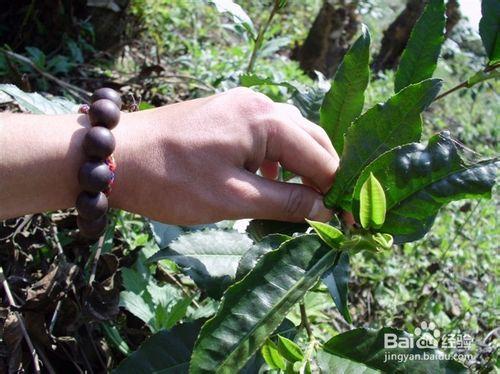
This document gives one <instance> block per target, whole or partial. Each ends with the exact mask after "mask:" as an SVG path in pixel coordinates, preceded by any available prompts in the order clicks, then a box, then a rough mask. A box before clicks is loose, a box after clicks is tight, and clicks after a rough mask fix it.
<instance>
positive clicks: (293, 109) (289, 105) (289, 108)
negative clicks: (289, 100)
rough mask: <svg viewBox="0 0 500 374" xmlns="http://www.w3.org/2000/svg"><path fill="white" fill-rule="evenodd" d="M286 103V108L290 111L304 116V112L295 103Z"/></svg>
mask: <svg viewBox="0 0 500 374" xmlns="http://www.w3.org/2000/svg"><path fill="white" fill-rule="evenodd" d="M285 105H286V110H287V111H289V112H290V113H291V114H293V115H295V116H299V117H302V112H301V111H300V109H299V108H297V107H296V106H295V105H292V104H285Z"/></svg>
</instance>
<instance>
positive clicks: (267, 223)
mask: <svg viewBox="0 0 500 374" xmlns="http://www.w3.org/2000/svg"><path fill="white" fill-rule="evenodd" d="M308 227H309V225H308V224H307V223H295V222H283V221H273V220H266V219H254V220H252V221H250V223H249V224H248V227H247V229H246V231H247V233H248V236H250V237H251V238H252V239H253V240H255V241H256V242H259V241H261V240H262V239H263V238H264V237H266V236H268V235H270V234H284V235H288V236H292V235H293V234H295V233H303V232H304V231H306V230H307V228H308Z"/></svg>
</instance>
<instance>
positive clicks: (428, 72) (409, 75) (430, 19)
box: [394, 0, 446, 92]
mask: <svg viewBox="0 0 500 374" xmlns="http://www.w3.org/2000/svg"><path fill="white" fill-rule="evenodd" d="M445 23H446V17H445V4H444V0H430V1H429V2H428V4H427V6H426V7H425V8H424V11H423V13H422V15H421V16H420V18H419V19H418V21H417V22H416V23H415V26H414V27H413V30H412V32H411V35H410V38H409V39H408V43H407V44H406V48H405V50H404V51H403V54H402V55H401V61H400V62H399V67H398V70H397V72H396V75H395V79H394V91H396V92H398V91H401V90H402V89H403V88H405V87H406V86H408V85H410V84H414V83H418V82H420V81H423V80H424V79H428V78H431V77H432V74H434V70H436V66H437V60H438V57H439V52H440V51H441V45H442V44H443V42H444V26H445Z"/></svg>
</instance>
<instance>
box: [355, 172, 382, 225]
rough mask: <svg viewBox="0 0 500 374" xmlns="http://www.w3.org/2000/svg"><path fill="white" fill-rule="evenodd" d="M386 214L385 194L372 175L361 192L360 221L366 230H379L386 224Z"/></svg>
mask: <svg viewBox="0 0 500 374" xmlns="http://www.w3.org/2000/svg"><path fill="white" fill-rule="evenodd" d="M385 212H386V203H385V193H384V189H383V188H382V186H381V184H380V182H379V181H378V180H377V178H376V177H375V176H374V175H373V173H370V174H369V175H368V178H366V180H365V182H364V183H363V185H362V186H361V190H360V192H359V221H360V222H361V226H363V228H365V229H369V228H372V227H373V228H376V229H377V228H379V227H380V226H382V225H383V224H384V221H385Z"/></svg>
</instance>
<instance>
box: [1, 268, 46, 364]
mask: <svg viewBox="0 0 500 374" xmlns="http://www.w3.org/2000/svg"><path fill="white" fill-rule="evenodd" d="M0 280H1V281H2V286H3V288H4V290H5V295H6V296H7V301H8V302H9V306H10V307H12V308H17V305H16V303H15V302H14V298H13V297H12V292H11V291H10V287H9V283H7V279H6V278H5V274H4V272H3V267H2V266H0ZM13 312H14V315H15V316H16V318H17V320H18V321H19V326H20V327H21V331H22V334H23V337H24V340H26V344H27V345H28V348H29V350H30V353H31V357H32V358H33V365H34V367H35V373H40V362H39V361H38V355H37V353H36V350H35V347H34V346H33V342H32V341H31V338H30V336H29V335H28V330H26V325H25V324H24V319H23V316H22V315H21V313H19V312H18V311H16V310H14V311H13Z"/></svg>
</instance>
